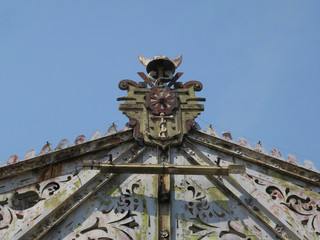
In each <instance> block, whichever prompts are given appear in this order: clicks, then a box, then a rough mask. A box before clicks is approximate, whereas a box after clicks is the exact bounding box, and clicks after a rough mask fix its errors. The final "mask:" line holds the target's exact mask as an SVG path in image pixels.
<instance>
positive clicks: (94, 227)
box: [68, 180, 143, 240]
mask: <svg viewBox="0 0 320 240" xmlns="http://www.w3.org/2000/svg"><path fill="white" fill-rule="evenodd" d="M140 187H141V182H140V180H138V181H136V182H134V183H132V184H131V185H129V186H127V187H126V188H124V189H122V188H120V187H119V189H118V190H119V196H117V197H116V198H115V199H114V201H112V202H113V204H112V205H110V206H108V207H107V209H102V210H99V211H97V212H95V213H94V214H93V215H91V216H90V217H89V218H88V219H87V220H86V221H85V222H84V223H83V225H82V227H81V228H80V229H77V230H75V231H74V232H72V233H71V234H70V235H69V236H68V239H73V240H76V239H126V240H133V239H135V238H134V235H133V233H134V229H135V228H139V227H140V224H139V223H138V221H137V220H136V217H137V214H136V213H135V212H136V210H137V209H138V208H140V209H142V204H143V202H142V201H141V200H140V199H139V198H138V191H139V188H140Z"/></svg>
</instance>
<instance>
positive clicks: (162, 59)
mask: <svg viewBox="0 0 320 240" xmlns="http://www.w3.org/2000/svg"><path fill="white" fill-rule="evenodd" d="M138 58H139V61H140V62H141V63H142V64H143V65H144V66H145V67H146V68H147V72H148V73H149V72H151V71H152V70H153V69H154V68H156V66H157V65H159V64H161V65H163V66H164V67H165V68H166V69H169V70H173V72H174V70H175V69H176V68H178V67H179V65H180V64H181V62H182V54H181V55H180V56H179V57H178V58H176V59H172V60H171V59H169V58H168V57H166V56H164V55H159V56H155V57H154V58H153V59H148V58H144V57H142V56H141V55H140V54H138Z"/></svg>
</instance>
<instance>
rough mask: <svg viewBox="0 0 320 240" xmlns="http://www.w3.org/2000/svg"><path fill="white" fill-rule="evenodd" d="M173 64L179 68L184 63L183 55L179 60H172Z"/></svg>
mask: <svg viewBox="0 0 320 240" xmlns="http://www.w3.org/2000/svg"><path fill="white" fill-rule="evenodd" d="M171 62H173V64H174V66H175V67H176V68H178V67H179V65H180V64H181V62H182V54H181V55H180V56H179V57H178V58H176V59H173V60H171Z"/></svg>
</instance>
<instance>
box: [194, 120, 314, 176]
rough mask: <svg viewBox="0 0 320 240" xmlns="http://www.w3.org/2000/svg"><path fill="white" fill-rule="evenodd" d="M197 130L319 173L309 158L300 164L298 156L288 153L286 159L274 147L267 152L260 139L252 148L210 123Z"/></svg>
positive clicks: (243, 139) (244, 141) (244, 140)
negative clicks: (220, 131)
mask: <svg viewBox="0 0 320 240" xmlns="http://www.w3.org/2000/svg"><path fill="white" fill-rule="evenodd" d="M199 131H200V132H203V133H206V134H208V135H211V136H214V137H217V138H220V139H223V140H225V141H228V142H230V143H234V144H237V145H240V146H242V147H244V148H247V149H250V150H254V151H256V152H258V153H261V154H264V155H267V156H271V157H273V158H276V159H278V160H281V161H284V162H286V163H290V164H292V165H296V166H299V167H303V168H305V169H308V170H311V171H314V172H317V173H320V171H319V170H318V169H317V168H316V166H315V165H314V163H313V162H312V161H311V160H304V165H302V164H301V163H300V162H299V160H298V158H297V157H296V156H295V155H294V154H291V153H289V154H288V155H287V159H285V158H284V157H283V156H282V154H281V152H280V151H279V150H278V149H276V148H271V150H270V151H271V152H270V153H268V152H267V150H266V149H265V148H264V147H263V145H262V144H261V142H260V141H259V142H257V143H255V144H254V148H252V147H251V146H250V144H249V143H248V141H247V140H246V139H245V138H243V137H239V138H238V142H236V141H234V140H233V137H232V135H231V133H230V132H222V134H221V135H222V136H221V137H220V136H219V135H218V134H217V132H216V131H215V129H214V128H213V127H212V125H209V126H207V127H206V129H205V130H199Z"/></svg>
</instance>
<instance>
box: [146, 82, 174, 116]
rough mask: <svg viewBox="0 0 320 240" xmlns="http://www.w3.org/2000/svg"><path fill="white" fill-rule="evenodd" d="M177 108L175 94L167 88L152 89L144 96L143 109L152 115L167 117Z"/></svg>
mask: <svg viewBox="0 0 320 240" xmlns="http://www.w3.org/2000/svg"><path fill="white" fill-rule="evenodd" d="M178 106H179V102H178V98H177V94H176V92H173V91H172V90H171V89H170V88H169V87H165V88H159V87H153V88H152V89H151V90H150V92H149V93H148V94H147V95H146V103H145V107H146V108H147V109H150V110H151V112H152V114H154V115H159V114H160V113H164V114H165V115H169V114H171V113H172V111H173V110H174V109H176V108H177V107H178Z"/></svg>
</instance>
